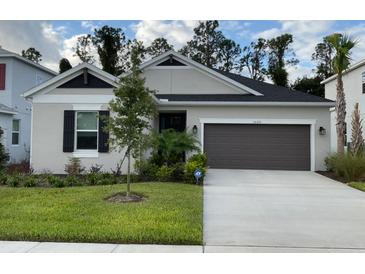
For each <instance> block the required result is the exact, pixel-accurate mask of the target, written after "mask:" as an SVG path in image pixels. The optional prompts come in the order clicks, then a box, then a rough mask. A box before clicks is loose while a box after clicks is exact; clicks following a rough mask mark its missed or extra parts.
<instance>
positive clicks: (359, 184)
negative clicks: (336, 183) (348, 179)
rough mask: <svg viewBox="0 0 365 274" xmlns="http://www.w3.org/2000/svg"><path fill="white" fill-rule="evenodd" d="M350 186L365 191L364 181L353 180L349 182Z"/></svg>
mask: <svg viewBox="0 0 365 274" xmlns="http://www.w3.org/2000/svg"><path fill="white" fill-rule="evenodd" d="M349 186H351V187H353V188H356V189H358V190H361V191H365V183H364V182H352V183H349Z"/></svg>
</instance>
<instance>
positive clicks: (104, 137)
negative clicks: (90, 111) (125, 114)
mask: <svg viewBox="0 0 365 274" xmlns="http://www.w3.org/2000/svg"><path fill="white" fill-rule="evenodd" d="M107 118H109V111H107V110H103V111H99V138H98V139H99V144H98V151H99V152H109V132H105V126H106V121H105V119H107Z"/></svg>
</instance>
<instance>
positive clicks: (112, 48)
mask: <svg viewBox="0 0 365 274" xmlns="http://www.w3.org/2000/svg"><path fill="white" fill-rule="evenodd" d="M92 42H93V44H94V46H95V47H96V48H97V51H98V55H99V59H100V63H101V65H102V67H103V70H104V71H106V72H108V73H110V74H113V75H118V74H120V73H121V69H120V67H119V61H120V58H119V53H120V52H121V51H122V49H123V46H124V45H125V35H124V33H123V31H122V29H121V28H113V27H109V26H103V27H102V28H100V29H95V34H94V36H93V37H92Z"/></svg>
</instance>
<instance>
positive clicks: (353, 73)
mask: <svg viewBox="0 0 365 274" xmlns="http://www.w3.org/2000/svg"><path fill="white" fill-rule="evenodd" d="M336 83H337V75H333V76H332V77H329V78H327V79H326V80H324V81H323V82H322V84H324V85H325V97H326V98H328V99H330V100H336V93H337V90H336ZM343 87H344V91H345V99H346V125H347V127H346V136H345V138H346V140H345V144H346V145H348V144H349V143H350V142H351V117H352V113H353V111H354V106H355V103H359V109H360V115H361V118H365V59H364V60H362V61H360V62H358V63H356V64H354V65H352V66H350V67H349V68H348V69H347V70H346V71H345V72H344V74H343ZM336 151H337V133H336V111H335V108H332V109H331V152H336Z"/></svg>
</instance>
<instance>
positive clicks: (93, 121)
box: [75, 111, 98, 150]
mask: <svg viewBox="0 0 365 274" xmlns="http://www.w3.org/2000/svg"><path fill="white" fill-rule="evenodd" d="M75 141H76V150H97V149H98V116H97V112H89V111H80V112H76V140H75Z"/></svg>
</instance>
